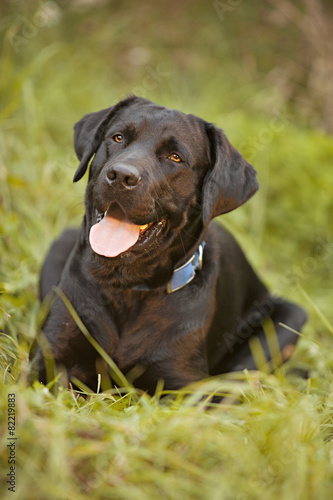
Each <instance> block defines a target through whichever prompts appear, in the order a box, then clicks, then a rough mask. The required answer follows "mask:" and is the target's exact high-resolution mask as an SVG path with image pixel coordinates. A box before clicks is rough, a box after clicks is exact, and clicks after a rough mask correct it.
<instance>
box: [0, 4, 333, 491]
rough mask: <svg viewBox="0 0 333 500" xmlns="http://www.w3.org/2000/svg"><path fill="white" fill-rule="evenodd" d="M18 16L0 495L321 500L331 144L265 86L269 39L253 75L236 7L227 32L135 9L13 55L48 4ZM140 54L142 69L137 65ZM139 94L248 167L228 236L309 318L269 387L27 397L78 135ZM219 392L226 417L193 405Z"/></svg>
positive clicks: (80, 11)
mask: <svg viewBox="0 0 333 500" xmlns="http://www.w3.org/2000/svg"><path fill="white" fill-rule="evenodd" d="M17 4H18V6H19V9H20V16H21V17H20V16H17V13H13V12H12V10H11V9H10V8H9V7H8V6H7V7H6V8H5V9H4V17H3V18H2V20H1V29H2V31H3V33H7V35H6V36H4V43H3V49H2V54H1V60H0V69H1V72H2V74H3V75H5V77H4V78H1V81H0V93H1V109H0V121H1V133H0V145H1V147H0V332H1V333H0V394H1V395H0V415H1V418H0V471H1V472H0V473H1V475H2V477H1V481H0V489H1V492H0V496H1V498H2V499H6V500H7V499H10V498H19V499H20V500H21V499H23V500H30V499H31V500H32V499H33V500H46V499H47V500H53V499H54V500H56V499H57V500H58V499H65V500H67V499H69V498H70V499H74V500H81V499H84V498H87V497H89V498H90V499H91V500H100V499H110V498H112V499H124V500H127V499H129V498H130V499H134V500H136V499H137V500H144V499H155V498H161V499H172V500H177V499H182V500H187V499H188V500H196V499H212V500H215V499H216V500H219V499H223V500H229V499H230V500H243V499H258V498H262V497H265V498H269V499H270V500H271V499H272V500H274V499H279V500H281V499H282V500H288V499H290V500H295V499H296V500H298V499H299V500H307V499H314V498H315V499H316V500H317V499H323V500H326V499H329V498H331V492H332V488H333V440H332V426H333V396H332V387H333V355H332V329H333V327H332V325H333V313H332V308H331V305H332V298H333V293H332V288H331V283H332V269H333V266H332V264H333V231H332V229H333V228H332V215H331V214H332V213H333V201H332V194H331V186H332V181H333V174H332V168H331V158H332V153H333V144H332V139H331V137H330V136H329V135H328V134H326V133H325V132H324V131H322V130H320V129H318V128H311V127H309V126H308V123H306V122H305V121H304V119H303V116H304V115H303V113H302V109H301V108H298V107H297V106H293V105H292V103H290V102H288V101H284V100H283V98H282V97H281V95H280V94H279V92H278V90H277V89H276V88H275V87H274V86H272V85H270V83H269V81H268V80H267V79H265V77H264V74H265V72H266V71H268V69H269V64H270V57H272V56H271V52H270V51H268V47H270V45H269V43H273V42H272V39H270V38H267V37H269V36H270V34H269V30H268V28H267V27H266V28H265V29H264V30H263V32H262V33H263V40H262V42H261V45H260V44H259V45H257V43H259V42H257V41H256V42H255V45H256V49H255V52H254V57H255V56H257V57H258V60H259V62H260V64H259V65H258V66H256V65H255V64H254V63H253V61H252V60H250V59H247V56H246V55H245V54H244V53H243V52H242V46H243V45H242V44H244V43H245V42H246V40H247V39H248V36H249V35H253V34H254V33H255V32H256V26H257V22H258V15H257V13H256V11H255V10H253V9H252V10H251V8H250V7H249V6H246V5H244V6H243V7H242V6H241V7H239V9H236V10H235V11H234V12H230V16H231V17H230V22H228V23H226V22H225V23H223V22H222V21H221V20H220V19H219V17H218V16H217V15H216V13H215V11H214V9H213V8H212V9H211V10H209V9H207V8H206V7H205V5H203V3H201V2H198V3H197V4H196V6H195V7H194V6H191V7H188V8H189V9H190V10H189V11H187V10H186V9H185V8H184V7H182V6H179V7H177V6H176V5H174V10H172V9H171V10H170V12H168V9H166V8H164V7H163V8H162V7H160V8H161V9H166V11H165V12H162V13H161V12H159V11H158V8H154V7H153V5H152V4H150V2H147V4H146V5H143V6H142V9H141V8H140V10H137V11H135V16H134V14H133V9H134V8H135V5H134V3H133V2H128V3H127V5H128V8H127V9H125V8H124V7H121V6H120V5H118V4H117V5H114V4H113V3H112V5H111V4H110V5H108V4H106V5H105V6H104V7H103V6H101V7H99V8H98V9H96V11H93V10H92V9H91V8H89V7H81V8H74V7H66V6H64V3H60V2H59V5H60V7H59V13H60V14H59V17H58V18H55V19H53V21H54V22H53V23H52V22H51V21H52V18H50V19H49V21H50V22H49V24H48V25H44V26H43V27H39V28H38V29H37V31H36V32H35V34H34V36H33V37H31V38H30V39H27V40H26V43H22V45H20V47H19V50H17V51H15V50H14V48H13V38H11V37H12V36H13V34H19V33H21V32H22V22H27V21H30V22H33V20H34V19H36V17H34V16H35V15H36V12H37V11H38V8H39V7H38V6H39V5H40V4H38V3H34V2H31V3H28V2H17ZM185 4H186V2H185V3H184V5H185ZM177 9H178V10H177ZM182 9H183V10H182ZM184 9H185V10H184ZM186 16H187V17H188V16H190V18H191V21H192V22H191V23H187V22H186V23H185V22H182V19H184V18H186V19H187V17H186ZM259 17H260V16H259ZM162 18H163V19H168V22H167V23H162V24H161V19H162ZM22 19H23V20H24V19H25V20H26V21H22ZM134 20H135V22H134ZM20 23H21V24H20ZM20 26H21V28H20ZM157 28H158V29H157ZM20 29H21V31H20ZM156 30H157V31H158V34H157V33H156ZM143 33H144V34H145V37H144V39H143V40H142V36H141V35H142V34H143ZM194 35H195V36H194ZM290 36H291V37H293V36H297V35H295V33H294V32H293V31H292V32H291V33H290ZM265 37H266V38H265ZM273 38H274V37H273ZM17 40H18V39H16V41H17ZM185 40H191V44H190V45H188V44H187V43H185ZM216 40H221V43H216ZM266 42H267V44H266ZM261 46H262V47H264V48H263V49H262V50H261V49H260V47H261ZM137 48H139V49H140V50H141V52H140V51H139V53H140V54H141V56H140V57H141V58H142V61H143V62H141V63H140V64H133V63H131V60H132V59H131V57H132V58H133V52H131V51H132V50H134V49H137ZM275 49H276V51H277V54H280V57H282V56H281V53H280V52H279V47H278V46H276V47H275ZM285 49H286V48H285V47H283V51H285ZM136 54H138V52H136ZM291 56H292V54H291ZM248 57H250V56H248ZM274 57H278V56H274ZM221 61H223V64H221ZM239 61H241V62H242V64H241V63H240V62H239ZM158 65H160V66H158ZM87 68H89V70H88V71H87ZM152 70H154V71H155V73H154V74H155V77H154V78H155V80H154V79H150V80H149V83H150V85H149V87H150V89H147V85H146V83H145V82H147V81H148V80H147V75H150V76H151V71H152ZM156 71H157V77H156ZM138 87H139V89H141V91H142V94H143V95H145V97H148V98H151V99H152V100H155V101H157V102H159V103H161V104H165V105H167V106H172V107H178V108H179V109H182V110H184V111H188V112H193V113H195V114H198V115H199V116H202V117H204V118H206V119H207V120H211V121H214V122H215V123H217V124H218V125H219V126H222V127H223V128H224V130H225V132H226V133H227V135H228V137H229V138H230V140H231V142H232V143H233V144H234V145H235V146H236V147H237V148H238V149H239V150H240V151H241V152H242V153H243V154H244V155H245V156H246V157H247V158H248V159H251V161H252V163H253V164H254V165H255V167H256V168H257V170H258V174H259V180H260V184H261V190H260V192H259V193H258V194H257V195H256V196H255V197H254V198H253V200H251V202H249V203H248V204H247V205H246V206H244V207H242V208H240V209H239V210H237V211H235V212H234V213H231V214H228V215H226V216H225V217H223V218H222V220H223V223H224V224H225V225H226V226H227V227H228V228H229V229H230V230H231V231H232V232H233V233H234V234H235V235H236V237H237V238H238V239H239V241H240V242H241V244H242V246H243V248H244V249H245V250H246V253H247V255H248V257H249V258H250V260H251V262H252V263H253V265H254V266H255V267H256V269H257V270H258V272H259V273H260V275H261V276H262V277H263V278H264V280H265V281H266V282H267V283H268V284H269V286H270V287H271V289H272V290H274V291H275V292H276V293H282V294H284V295H285V296H286V297H288V298H290V299H292V300H294V301H296V302H298V303H300V304H301V305H303V307H305V308H306V309H307V311H308V313H309V321H308V323H307V325H306V328H305V329H304V332H303V334H302V336H301V338H300V341H299V344H298V347H297V350H296V353H295V355H294V356H293V358H292V359H291V360H290V361H289V362H288V363H287V364H286V365H284V366H283V367H282V368H281V369H280V370H277V371H276V372H275V373H274V374H270V373H265V372H264V371H263V370H258V371H256V372H252V373H247V372H244V373H241V374H237V375H235V374H234V375H225V376H223V377H218V378H216V379H212V380H207V381H203V382H202V383H201V384H198V385H197V386H195V387H192V388H190V389H189V391H188V392H186V391H185V390H184V391H180V392H179V393H178V394H170V395H167V397H165V398H162V399H161V397H160V396H161V391H162V387H160V388H159V391H157V394H156V395H155V397H153V398H149V397H148V396H147V395H144V394H140V393H138V392H136V391H135V389H133V388H129V389H128V390H127V392H119V393H117V392H109V393H100V394H96V395H90V396H88V397H86V398H84V397H82V396H80V397H77V398H76V397H74V395H73V394H72V393H71V392H70V391H67V390H64V389H61V390H60V391H59V392H58V393H57V394H55V395H54V394H52V393H51V392H50V390H49V389H48V388H45V387H43V386H41V385H40V384H38V383H36V384H35V385H34V387H32V388H31V387H30V388H28V387H27V386H26V383H25V376H26V373H27V364H28V361H27V360H28V358H27V357H28V351H29V348H30V346H31V343H32V341H33V338H34V336H35V334H36V325H37V323H38V314H39V302H38V291H37V283H38V272H39V268H40V265H41V263H42V260H43V257H44V255H45V253H46V251H47V248H48V246H49V245H50V243H51V241H52V239H53V238H54V237H55V236H57V235H58V234H59V233H60V232H61V230H62V229H63V228H64V227H67V226H73V225H78V224H80V221H81V218H82V216H83V210H84V208H83V203H82V199H83V193H84V181H81V182H80V183H78V184H75V185H72V176H73V173H74V171H75V168H76V166H77V160H76V158H75V156H74V154H73V149H72V125H73V123H74V122H75V121H77V120H78V119H79V118H80V117H81V116H82V115H83V114H84V113H86V112H90V111H93V110H97V109H100V108H103V107H106V106H108V105H110V104H112V103H114V102H116V101H117V100H118V99H120V98H121V97H123V96H124V95H126V94H128V93H130V92H131V91H133V89H136V88H138ZM307 109H308V108H307ZM304 373H306V374H307V375H308V376H307V377H306V378H304V377H303V376H300V375H302V374H304ZM215 392H226V393H228V394H229V397H228V398H227V399H226V400H225V404H223V405H214V404H213V403H211V401H210V402H208V408H206V409H204V408H203V403H202V394H206V395H207V394H212V395H213V394H214V393H215ZM8 393H10V394H12V393H14V394H15V398H16V410H17V420H16V434H17V437H18V441H17V444H18V445H17V448H16V466H17V481H16V492H15V494H13V493H12V492H11V491H8V490H7V487H8V485H7V484H6V474H8V472H9V469H8V467H9V464H8V456H9V448H8V447H7V444H8V441H7V437H8V426H7V420H8V419H7V417H8V402H7V394H8Z"/></svg>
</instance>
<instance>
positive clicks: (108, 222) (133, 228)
mask: <svg viewBox="0 0 333 500" xmlns="http://www.w3.org/2000/svg"><path fill="white" fill-rule="evenodd" d="M116 215H117V218H114V217H112V216H110V215H106V216H105V217H104V219H102V220H101V221H100V222H98V223H97V224H95V225H94V226H92V228H91V229H90V234H89V241H90V245H91V248H92V249H93V251H94V252H95V253H98V254H99V255H104V256H105V257H116V256H117V255H119V254H120V253H122V252H126V250H128V249H129V248H130V247H132V246H133V245H134V243H136V242H137V241H138V239H139V235H140V226H137V225H136V224H133V223H132V222H130V221H129V220H128V219H126V217H125V215H124V214H123V212H120V211H117V214H116Z"/></svg>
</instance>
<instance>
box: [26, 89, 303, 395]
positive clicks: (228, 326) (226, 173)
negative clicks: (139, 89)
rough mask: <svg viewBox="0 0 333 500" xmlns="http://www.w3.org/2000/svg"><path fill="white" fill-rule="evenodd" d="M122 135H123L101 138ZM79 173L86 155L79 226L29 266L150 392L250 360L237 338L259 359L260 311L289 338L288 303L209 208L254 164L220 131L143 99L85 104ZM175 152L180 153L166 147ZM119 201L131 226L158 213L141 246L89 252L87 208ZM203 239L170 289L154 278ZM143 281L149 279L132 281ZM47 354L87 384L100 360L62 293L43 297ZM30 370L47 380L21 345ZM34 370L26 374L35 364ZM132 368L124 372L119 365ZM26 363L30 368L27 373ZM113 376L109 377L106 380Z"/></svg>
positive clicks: (292, 309) (165, 276)
mask: <svg viewBox="0 0 333 500" xmlns="http://www.w3.org/2000/svg"><path fill="white" fill-rule="evenodd" d="M116 134H122V135H123V137H124V141H123V142H122V143H120V144H119V143H117V142H115V140H114V139H113V137H114V136H115V135H116ZM75 150H76V152H77V155H78V158H79V160H80V165H79V167H78V170H77V172H76V174H75V176H74V181H77V180H79V179H80V178H81V177H82V176H83V175H84V173H85V172H86V170H87V168H88V165H89V161H90V160H91V158H92V157H93V156H94V155H95V156H94V159H93V161H92V163H91V166H90V173H89V182H88V186H87V190H86V198H85V201H86V212H85V216H84V219H83V223H82V226H81V229H78V230H71V231H67V232H65V233H64V234H63V235H62V236H61V237H60V239H59V240H58V241H57V242H55V243H54V244H53V246H52V247H51V250H50V252H49V255H48V256H47V258H46V261H45V264H44V266H43V270H42V273H41V280H40V290H41V298H42V299H43V298H44V297H45V296H46V294H47V293H48V292H49V291H50V290H51V289H52V287H53V285H56V284H58V285H59V287H60V289H61V290H62V292H63V293H64V294H65V295H66V297H67V298H68V299H69V301H70V302H71V304H72V305H73V307H74V309H75V310H76V311H77V313H78V314H79V316H80V318H81V320H82V321H83V323H84V325H85V326H86V328H87V329H88V331H89V332H90V333H91V335H92V336H93V337H94V338H95V340H97V342H98V343H99V344H100V346H101V347H102V348H103V349H104V350H105V352H106V353H107V354H108V355H109V356H110V357H111V358H112V359H113V360H114V362H115V363H116V364H117V365H118V367H119V368H120V369H121V370H122V371H123V373H124V374H125V375H126V374H127V373H129V372H130V371H131V370H133V368H135V367H137V368H138V370H139V371H140V373H139V371H138V372H137V375H138V376H137V378H136V379H135V380H134V384H135V385H136V386H137V387H139V388H141V389H143V390H145V391H148V392H150V393H153V392H154V389H155V387H156V383H157V381H158V380H159V379H163V380H164V386H165V388H166V389H178V388H180V387H182V386H184V385H186V384H189V383H191V382H194V381H196V380H199V379H201V378H203V377H206V376H208V375H216V374H219V373H223V372H226V371H232V370H242V369H244V368H249V369H253V368H255V363H254V360H253V358H252V356H251V352H250V348H249V340H250V339H251V338H252V337H253V336H257V337H258V338H259V339H260V340H261V343H262V346H263V349H264V352H265V354H266V357H267V360H269V359H270V358H271V355H272V353H270V350H269V348H268V345H267V342H266V338H265V334H264V330H263V327H262V324H263V322H264V320H265V319H267V318H271V320H272V321H273V323H274V327H275V330H276V333H277V335H278V339H279V344H280V349H281V351H282V353H284V352H285V351H283V349H284V348H285V347H286V346H288V345H290V344H295V343H296V340H297V335H295V334H293V333H291V332H290V331H288V330H286V329H284V328H283V327H282V326H280V325H279V323H280V322H282V323H286V324H287V325H289V326H290V327H292V328H294V329H296V330H298V331H299V330H300V329H301V327H302V325H303V323H304V322H305V320H306V315H305V313H304V311H303V310H302V309H301V308H299V307H298V306H296V305H294V304H292V303H290V302H288V301H286V300H283V299H281V298H279V299H278V298H274V297H272V296H270V294H269V292H268V290H267V288H266V287H265V285H264V284H263V283H262V282H261V281H260V280H259V278H258V277H257V275H256V274H255V273H254V271H253V269H252V268H251V266H250V265H249V263H248V262H247V260H246V259H245V256H244V254H243V252H242V251H241V249H240V248H239V246H238V244H237V243H236V241H235V240H234V238H233V237H232V236H231V235H230V234H229V233H228V232H227V231H226V230H225V229H223V228H222V227H221V226H220V225H218V224H216V223H210V221H211V219H212V218H214V217H216V216H218V215H220V214H222V213H226V212H228V211H230V210H234V209H235V208H237V207H238V206H240V205H242V204H243V203H244V202H246V201H247V200H248V199H249V198H250V197H251V196H252V195H253V194H254V193H255V191H256V190H257V189H258V182H257V179H256V172H255V170H254V168H253V167H252V166H251V165H249V164H248V163H247V162H246V161H245V160H244V158H243V157H242V156H241V155H240V153H238V151H236V149H235V148H234V147H233V146H232V145H231V144H230V143H229V141H228V140H227V138H226V136H225V135H224V133H223V132H222V130H220V129H217V128H216V127H215V126H214V125H212V124H209V123H207V122H205V121H204V120H202V119H200V118H198V117H196V116H193V115H185V114H183V113H181V112H179V111H175V110H170V109H167V108H164V107H161V106H158V105H156V104H154V103H152V102H150V101H147V100H146V99H142V98H138V97H135V96H133V97H130V98H128V99H126V100H124V101H121V102H120V103H118V104H117V105H116V106H113V107H111V108H108V109H105V110H102V111H99V112H98V113H91V114H89V115H86V116H84V117H83V118H82V120H80V121H79V122H78V123H77V124H76V125H75ZM174 153H176V154H178V155H179V156H180V157H181V158H182V161H181V162H175V161H173V160H172V159H171V158H170V157H171V155H172V154H174ZM114 170H117V171H121V172H123V171H124V172H125V173H126V172H127V171H129V172H130V174H131V175H133V176H134V177H135V179H134V180H135V182H136V185H135V186H130V187H129V186H128V185H125V186H124V182H122V183H120V182H115V183H110V182H109V181H108V178H109V179H110V172H111V174H112V173H113V171H114ZM110 204H111V206H118V207H121V209H122V211H123V212H124V213H125V214H126V216H127V218H128V219H129V220H130V221H131V222H133V223H135V224H138V225H143V224H147V223H150V222H154V221H156V220H162V219H163V218H164V219H165V220H166V225H165V227H164V229H163V230H162V233H161V234H160V235H159V236H158V237H157V238H155V239H154V238H153V239H152V241H151V242H150V244H149V246H146V247H145V246H144V245H143V246H142V245H141V246H140V245H137V244H136V245H134V246H133V247H132V248H130V249H129V250H128V251H126V252H123V253H122V254H120V255H119V256H117V257H113V258H107V257H103V256H100V255H97V254H96V253H94V252H93V251H92V249H91V247H90V244H89V231H90V228H91V226H92V225H93V224H94V223H95V222H96V214H97V213H104V212H105V210H106V209H107V208H108V207H109V206H110ZM203 240H205V241H206V247H205V250H204V258H203V267H202V269H201V270H200V271H198V273H197V275H196V277H195V278H194V279H193V281H192V282H191V283H189V284H188V285H187V286H185V287H184V288H182V289H181V290H179V291H176V292H174V293H172V294H167V293H166V284H167V282H168V281H169V280H170V278H171V276H172V273H173V270H174V269H175V268H177V267H179V266H181V265H182V264H184V263H185V262H186V261H187V260H188V259H189V258H190V257H191V255H193V253H194V252H195V251H196V250H197V248H198V245H199V244H200V242H202V241H203ZM142 285H143V286H144V287H146V288H150V289H151V290H148V291H147V290H142V291H140V290H137V289H135V287H137V286H142ZM43 332H44V334H45V336H46V338H47V340H48V342H49V344H50V347H51V350H52V356H53V357H54V360H55V362H56V364H57V365H58V366H62V367H65V368H66V370H67V372H68V376H69V379H71V378H72V377H76V378H78V379H80V380H81V381H82V382H84V383H85V384H86V385H88V386H89V387H90V388H91V389H93V390H94V389H96V385H97V375H96V373H97V372H99V373H102V375H103V384H104V387H105V386H107V381H106V378H107V377H106V375H105V373H106V369H105V367H104V368H103V364H102V363H101V361H100V357H99V355H98V353H97V352H96V351H95V349H94V348H93V347H92V346H91V344H90V343H89V342H88V341H87V340H86V338H85V337H84V335H83V334H82V332H81V331H80V329H79V327H78V326H77V324H76V323H75V321H74V319H73V317H72V316H71V314H70V313H69V311H68V309H67V307H66V306H65V304H64V302H63V301H62V300H61V298H60V297H59V296H57V298H56V299H55V300H54V302H53V304H52V307H51V310H50V312H49V315H48V317H47V319H46V322H45V324H44V326H43ZM32 365H33V367H34V368H33V370H32V372H31V373H32V375H31V378H33V377H34V376H38V378H39V380H41V381H42V382H44V383H45V382H46V381H47V376H46V370H45V363H44V358H43V355H42V350H41V348H40V347H37V350H36V351H35V353H34V356H33V363H32ZM36 372H37V375H36ZM131 373H132V374H133V373H135V372H133V371H132V372H131ZM34 374H35V375H34ZM111 383H113V381H111Z"/></svg>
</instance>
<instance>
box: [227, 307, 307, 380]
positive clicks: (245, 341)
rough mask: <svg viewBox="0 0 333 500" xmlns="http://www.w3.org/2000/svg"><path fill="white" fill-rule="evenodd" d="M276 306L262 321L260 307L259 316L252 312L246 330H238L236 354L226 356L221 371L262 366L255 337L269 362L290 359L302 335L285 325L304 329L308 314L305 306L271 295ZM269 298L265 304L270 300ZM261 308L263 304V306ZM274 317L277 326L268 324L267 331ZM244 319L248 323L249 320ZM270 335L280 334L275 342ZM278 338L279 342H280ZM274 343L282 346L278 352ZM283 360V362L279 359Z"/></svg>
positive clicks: (253, 368)
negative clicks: (254, 346) (255, 349)
mask: <svg viewBox="0 0 333 500" xmlns="http://www.w3.org/2000/svg"><path fill="white" fill-rule="evenodd" d="M270 300H271V302H270V303H271V305H272V309H271V311H270V314H269V315H267V316H266V317H265V314H262V320H261V322H260V324H258V311H256V312H257V316H256V318H257V319H255V316H252V315H249V317H248V318H247V320H246V321H245V323H246V325H247V328H243V332H246V334H243V335H242V334H240V333H239V331H240V330H241V329H240V330H239V331H238V333H237V332H236V333H235V344H234V349H235V350H234V354H233V355H232V356H231V357H229V358H228V357H225V358H224V360H222V362H221V364H220V370H221V373H225V372H233V371H242V370H244V369H248V370H255V369H260V368H261V367H260V366H257V364H256V361H255V359H254V357H253V355H252V351H251V348H250V343H251V340H252V339H255V338H256V339H258V340H259V341H260V345H261V350H262V351H263V353H264V355H265V358H266V363H269V362H270V361H271V360H272V358H275V360H274V361H275V362H274V366H272V367H274V368H275V367H276V365H277V364H281V362H284V361H287V359H288V358H289V357H290V356H291V354H292V352H293V348H294V345H295V344H296V342H297V340H298V338H299V336H298V335H297V334H296V333H293V332H291V331H290V330H289V329H287V328H285V327H284V326H283V325H286V326H288V327H290V328H292V329H293V330H296V331H297V332H300V331H301V328H302V326H303V325H304V323H305V322H306V319H307V315H306V313H305V311H304V309H302V308H301V307H299V306H297V305H296V304H293V303H291V302H289V301H287V300H282V299H276V298H274V297H270ZM267 303H268V302H267V299H266V301H265V304H267ZM259 308H260V307H259ZM267 319H268V320H271V322H272V323H271V324H273V326H274V331H272V330H273V329H272V328H269V327H268V328H266V331H265V326H263V325H265V320H267ZM245 323H244V324H245ZM268 335H271V336H272V335H276V338H275V339H273V342H269V341H268V340H267V336H268ZM274 340H275V342H274ZM276 340H277V342H276ZM272 345H276V347H277V346H278V348H279V351H278V349H276V350H277V352H272ZM279 361H280V363H279Z"/></svg>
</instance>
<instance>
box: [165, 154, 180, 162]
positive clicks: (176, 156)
mask: <svg viewBox="0 0 333 500" xmlns="http://www.w3.org/2000/svg"><path fill="white" fill-rule="evenodd" d="M168 158H170V160H172V161H175V162H176V163H180V162H181V161H183V160H182V159H181V157H180V156H179V155H177V153H172V155H170V156H169V157H168Z"/></svg>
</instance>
